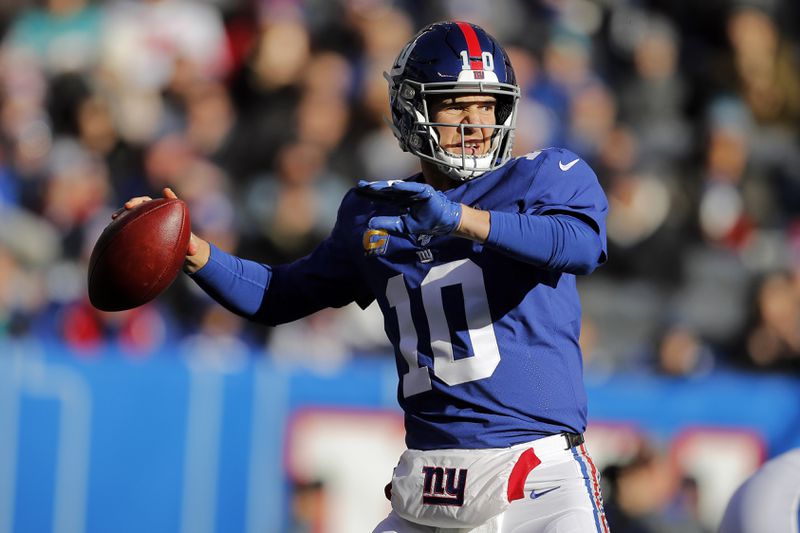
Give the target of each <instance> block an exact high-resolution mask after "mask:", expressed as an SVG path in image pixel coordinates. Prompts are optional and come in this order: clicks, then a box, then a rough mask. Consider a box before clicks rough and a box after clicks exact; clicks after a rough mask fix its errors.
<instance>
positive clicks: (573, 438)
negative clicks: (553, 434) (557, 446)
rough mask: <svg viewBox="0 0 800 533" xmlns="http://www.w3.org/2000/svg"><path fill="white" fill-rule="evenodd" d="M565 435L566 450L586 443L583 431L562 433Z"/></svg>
mask: <svg viewBox="0 0 800 533" xmlns="http://www.w3.org/2000/svg"><path fill="white" fill-rule="evenodd" d="M562 435H564V440H566V441H567V447H566V448H564V449H565V450H570V449H572V448H574V447H575V446H580V445H581V444H583V443H584V440H585V439H584V438H583V433H562Z"/></svg>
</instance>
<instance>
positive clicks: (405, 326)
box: [386, 259, 500, 397]
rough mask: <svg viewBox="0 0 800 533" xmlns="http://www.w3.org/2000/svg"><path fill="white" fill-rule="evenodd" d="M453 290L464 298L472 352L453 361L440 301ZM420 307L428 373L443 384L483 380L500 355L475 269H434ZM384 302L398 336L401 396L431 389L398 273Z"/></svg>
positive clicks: (464, 263)
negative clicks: (430, 354)
mask: <svg viewBox="0 0 800 533" xmlns="http://www.w3.org/2000/svg"><path fill="white" fill-rule="evenodd" d="M450 286H459V287H461V291H462V294H463V297H464V306H465V315H466V319H467V327H468V330H467V333H468V335H469V339H470V343H471V344H472V349H473V351H474V353H473V354H472V355H470V356H469V357H464V358H462V359H458V360H456V359H455V357H454V355H453V344H452V342H451V333H450V328H449V326H448V324H447V316H446V314H445V309H444V305H443V299H442V291H443V289H444V288H445V287H450ZM420 291H421V294H422V304H423V307H424V309H425V315H426V318H427V321H428V328H429V330H430V334H431V350H432V352H433V368H432V369H431V370H432V371H433V374H434V375H435V376H436V377H438V378H439V379H441V380H442V381H444V382H445V383H446V384H448V385H458V384H461V383H466V382H468V381H475V380H477V379H484V378H488V377H489V376H491V375H492V374H493V373H494V370H495V368H497V365H498V364H499V363H500V350H499V348H498V346H497V338H496V337H495V334H494V328H493V327H492V318H491V314H490V312H489V303H488V301H487V298H486V287H485V286H484V282H483V272H482V271H481V269H480V267H479V266H478V265H476V264H475V263H473V262H472V261H471V260H469V259H462V260H460V261H454V262H452V263H446V264H443V265H437V266H435V267H433V268H431V270H430V271H429V272H428V274H427V275H426V276H425V278H424V279H423V280H422V283H421V284H420ZM386 299H387V300H388V302H389V306H391V307H392V308H394V309H395V312H396V313H397V327H398V331H399V334H400V339H399V343H398V349H399V351H400V354H401V355H402V356H403V359H404V360H405V361H406V363H408V369H409V370H408V372H406V373H405V374H403V376H402V377H401V379H402V380H403V397H408V396H413V395H414V394H419V393H421V392H425V391H427V390H430V389H431V377H430V373H429V371H428V367H426V366H422V365H420V363H419V360H418V354H417V340H418V336H417V331H416V329H415V328H414V321H413V320H412V318H411V302H410V300H409V295H408V289H407V288H406V284H405V281H404V279H403V275H402V274H398V275H397V276H394V277H392V278H391V279H389V281H388V283H387V284H386Z"/></svg>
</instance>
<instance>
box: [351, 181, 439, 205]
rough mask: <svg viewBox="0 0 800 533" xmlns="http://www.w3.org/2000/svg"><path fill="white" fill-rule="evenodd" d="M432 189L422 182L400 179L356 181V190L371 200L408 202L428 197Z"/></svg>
mask: <svg viewBox="0 0 800 533" xmlns="http://www.w3.org/2000/svg"><path fill="white" fill-rule="evenodd" d="M432 190H433V189H432V188H431V187H430V186H429V185H426V184H424V183H416V182H407V181H402V180H388V181H364V180H361V181H359V182H358V188H357V189H356V192H357V193H358V194H360V195H362V196H366V197H369V198H371V199H373V200H383V201H389V202H400V203H408V202H415V201H417V200H423V199H425V198H428V197H430V195H431V191H432Z"/></svg>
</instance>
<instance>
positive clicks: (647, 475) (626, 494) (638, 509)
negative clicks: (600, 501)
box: [601, 444, 708, 533]
mask: <svg viewBox="0 0 800 533" xmlns="http://www.w3.org/2000/svg"><path fill="white" fill-rule="evenodd" d="M601 479H602V480H603V483H604V484H603V496H604V504H605V509H606V517H607V518H608V525H609V527H610V529H611V531H614V533H708V531H707V530H706V529H705V528H704V527H703V526H702V525H701V524H700V522H699V521H698V519H697V515H696V511H697V508H696V491H695V492H693V490H694V489H696V484H695V483H693V481H692V480H690V479H685V480H676V479H675V473H674V471H673V469H672V468H671V467H670V466H669V464H668V462H667V460H666V459H665V458H664V457H663V456H662V455H661V454H660V453H658V452H657V451H656V450H654V449H652V448H650V447H649V446H648V445H647V444H643V445H642V446H641V447H640V449H639V450H638V451H637V453H636V454H635V455H633V456H632V457H631V458H629V459H628V460H627V461H625V462H623V463H619V464H612V465H609V466H607V467H606V468H605V469H604V470H603V475H602V478H601Z"/></svg>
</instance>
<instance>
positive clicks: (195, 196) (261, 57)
mask: <svg viewBox="0 0 800 533" xmlns="http://www.w3.org/2000/svg"><path fill="white" fill-rule="evenodd" d="M442 19H461V20H470V21H473V22H475V23H478V24H480V25H482V26H484V27H485V28H486V29H487V30H489V31H490V32H491V33H493V34H494V35H495V36H496V37H498V39H499V40H500V41H501V42H502V43H504V45H505V46H506V49H507V50H508V52H509V54H510V56H511V59H512V63H513V64H514V66H515V69H516V72H517V77H518V81H519V83H520V85H521V87H522V92H523V100H522V103H521V105H520V109H519V117H518V120H517V124H518V132H517V137H516V142H515V152H516V155H522V154H524V153H527V152H530V151H533V150H535V149H537V148H541V147H547V146H564V147H567V148H569V149H571V150H573V151H575V152H577V153H578V154H580V155H581V156H582V157H583V158H585V159H586V160H587V161H588V162H589V163H590V164H591V165H593V167H594V168H595V169H596V171H597V173H598V176H599V178H600V180H601V182H602V184H603V186H604V188H605V190H606V192H607V194H608V197H609V201H610V205H611V210H610V214H609V219H608V239H609V249H610V252H609V256H610V261H609V263H608V264H607V265H606V266H604V267H603V268H602V269H600V270H599V271H598V272H596V273H595V274H593V275H592V276H590V277H588V278H585V279H581V280H580V288H581V291H582V293H583V302H584V312H585V324H584V329H583V337H582V342H583V344H584V348H585V352H586V358H587V369H588V371H589V372H592V373H595V374H598V375H602V374H603V373H604V372H611V371H616V370H619V369H624V370H634V371H635V370H644V371H648V372H660V373H664V374H669V375H679V376H692V375H696V374H701V373H705V372H710V371H712V370H714V369H716V368H721V367H723V368H724V367H730V366H734V367H739V368H747V369H753V370H769V371H781V372H786V371H789V372H796V371H798V369H800V150H799V149H798V148H800V7H798V5H797V4H796V3H795V2H792V1H791V0H713V1H706V2H696V1H695V2H690V1H689V0H675V1H667V0H595V1H590V0H542V1H540V2H529V1H523V0H502V1H493V2H483V1H477V0H476V1H467V0H462V1H456V0H438V1H423V0H396V1H389V0H338V1H332V0H306V1H302V0H204V1H189V0H118V1H107V2H91V1H88V0H39V1H32V0H27V1H26V0H10V1H6V2H4V3H3V7H2V8H0V37H2V47H1V48H0V340H2V339H15V338H28V339H40V340H43V341H50V340H52V341H56V342H63V343H66V344H67V345H68V346H69V347H71V348H72V349H74V351H75V352H76V353H78V354H82V355H86V356H91V355H93V354H94V355H97V354H99V353H101V350H100V348H101V347H103V346H108V345H114V346H117V347H119V348H120V349H122V350H123V351H124V352H125V353H129V354H132V355H134V356H147V355H149V354H152V353H156V352H160V351H163V350H164V349H165V348H166V347H172V346H176V345H177V343H183V344H186V345H188V346H192V347H202V348H203V349H204V351H205V352H207V353H209V354H213V353H224V354H226V356H228V357H230V354H232V353H242V354H244V353H259V352H261V351H263V350H264V349H268V350H269V352H270V353H272V354H274V355H273V356H274V357H288V358H292V357H295V356H297V357H300V354H302V356H303V357H307V358H308V357H310V359H311V360H313V361H316V362H317V363H319V364H321V365H324V364H335V363H336V362H337V361H340V360H342V359H343V358H346V357H348V355H349V354H351V353H353V352H358V351H363V352H369V353H381V354H383V353H389V350H390V349H389V347H388V346H387V345H386V341H385V340H384V339H383V333H382V324H381V319H380V317H379V314H378V313H376V312H373V311H372V310H368V311H367V312H366V313H361V312H360V311H359V310H354V309H351V308H345V309H343V310H331V311H324V312H321V313H318V314H317V315H314V316H312V317H310V318H308V319H306V320H304V321H301V322H299V323H296V324H293V325H289V326H285V327H282V328H278V329H276V330H269V329H267V328H264V327H260V326H257V325H254V324H251V323H248V322H246V321H243V320H241V319H239V318H238V317H236V316H234V315H231V314H230V313H228V312H227V311H225V310H223V309H222V308H220V307H219V306H217V305H215V304H213V303H212V302H211V301H210V300H209V299H208V298H207V297H206V296H205V295H204V294H202V293H201V292H200V291H199V290H198V289H197V288H196V287H195V286H194V285H193V284H192V283H191V282H190V281H189V280H188V279H187V278H186V277H185V276H181V277H179V279H178V281H177V282H176V283H175V284H174V285H173V286H172V287H171V288H170V289H169V290H168V292H167V293H166V294H164V295H163V296H162V297H160V298H158V299H157V300H156V301H154V302H152V303H151V304H148V305H146V306H143V307H141V308H138V309H134V310H131V311H127V312H123V313H111V314H109V313H102V312H99V311H97V310H95V309H93V308H92V306H91V305H90V304H89V302H88V299H87V295H86V270H87V263H88V257H89V255H90V253H91V250H92V247H93V244H94V242H95V240H96V239H97V237H98V235H99V234H100V232H101V231H102V229H103V227H104V226H105V225H106V224H107V223H108V222H109V221H110V216H111V213H112V212H114V211H115V210H116V209H118V208H119V207H120V206H121V204H122V203H123V202H124V201H125V200H127V199H128V198H130V197H133V196H138V195H145V194H147V195H151V196H160V194H161V193H160V191H161V189H162V188H163V187H165V186H169V187H171V188H173V189H174V190H175V191H176V192H177V193H178V195H179V196H180V197H181V198H182V199H184V200H186V201H187V203H188V204H189V206H190V209H191V215H192V219H193V220H192V222H193V227H194V231H195V232H196V233H198V234H200V235H201V236H203V237H204V238H206V239H208V240H210V241H212V242H214V243H215V244H217V245H218V246H219V247H220V248H222V249H224V250H226V251H230V252H234V253H237V254H239V255H242V256H244V257H248V258H251V259H255V260H258V261H263V262H268V263H282V262H287V261H291V260H294V259H296V258H299V257H302V256H303V255H305V254H306V253H308V252H309V251H310V250H311V249H312V248H313V247H314V246H315V245H316V244H317V243H318V242H319V241H320V240H321V239H323V238H324V237H325V236H326V235H327V233H328V232H329V231H330V229H331V227H332V224H333V222H334V220H335V217H336V210H337V207H338V204H339V201H340V199H341V198H342V196H343V195H344V193H345V192H346V190H347V189H348V188H349V187H351V186H353V185H354V184H355V182H356V181H357V180H358V179H362V178H363V179H378V178H402V177H405V176H407V175H409V174H411V173H413V172H414V171H415V169H416V168H417V161H416V159H415V158H413V157H411V156H409V155H408V154H404V153H402V152H401V151H400V150H399V148H398V146H397V142H396V140H395V139H394V138H393V136H392V135H391V132H390V131H389V129H388V128H387V127H386V125H385V124H384V122H383V117H384V116H385V115H387V114H388V113H387V107H388V102H387V100H388V98H387V91H386V83H385V80H384V79H383V77H382V73H383V71H384V70H386V69H387V68H388V67H389V66H390V65H391V63H392V61H393V59H394V57H395V55H396V54H397V52H398V51H399V50H400V48H401V47H402V45H403V44H404V43H405V42H406V41H407V40H408V39H409V38H410V37H411V36H412V35H413V33H414V32H415V31H416V30H417V29H418V28H420V27H422V26H423V25H424V24H426V23H428V22H432V21H435V20H442ZM254 349H255V351H254ZM293 354H294V355H293Z"/></svg>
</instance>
